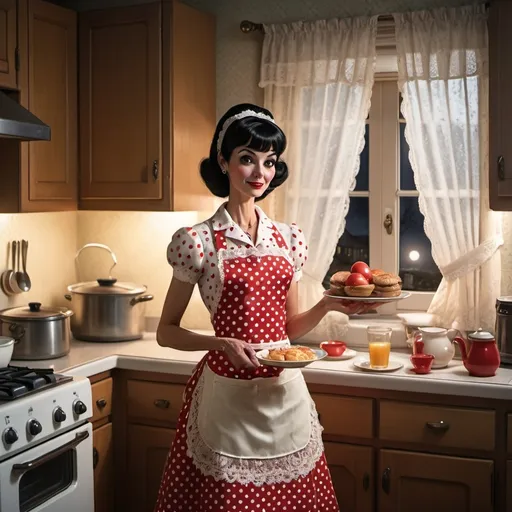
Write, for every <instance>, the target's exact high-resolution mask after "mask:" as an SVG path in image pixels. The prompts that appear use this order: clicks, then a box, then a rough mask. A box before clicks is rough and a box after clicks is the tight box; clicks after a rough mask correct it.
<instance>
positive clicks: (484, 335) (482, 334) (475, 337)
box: [469, 329, 494, 341]
mask: <svg viewBox="0 0 512 512" xmlns="http://www.w3.org/2000/svg"><path fill="white" fill-rule="evenodd" d="M469 339H470V340H472V341H490V340H493V339H494V336H493V335H492V334H491V333H490V332H487V331H482V329H478V331H475V332H472V333H471V334H470V335H469Z"/></svg>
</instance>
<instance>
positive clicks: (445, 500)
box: [378, 450, 494, 512]
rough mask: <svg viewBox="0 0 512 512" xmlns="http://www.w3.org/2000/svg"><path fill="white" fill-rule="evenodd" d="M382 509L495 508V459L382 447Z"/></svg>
mask: <svg viewBox="0 0 512 512" xmlns="http://www.w3.org/2000/svg"><path fill="white" fill-rule="evenodd" d="M379 469H380V471H379V478H380V480H381V481H380V486H381V487H380V489H379V494H378V501H379V504H378V510H379V512H411V511H414V512H431V511H433V510H438V511H442V510H446V511H457V512H492V510H493V478H492V475H493V471H494V467H493V462H492V461H490V460H478V459H466V458H459V457H447V456H444V455H431V454H425V453H413V452H406V451H395V450H380V464H379Z"/></svg>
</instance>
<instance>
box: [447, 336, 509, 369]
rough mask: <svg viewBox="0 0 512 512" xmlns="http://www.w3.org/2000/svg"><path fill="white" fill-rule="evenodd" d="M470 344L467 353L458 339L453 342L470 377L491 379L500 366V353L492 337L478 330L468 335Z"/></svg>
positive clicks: (464, 345)
mask: <svg viewBox="0 0 512 512" xmlns="http://www.w3.org/2000/svg"><path fill="white" fill-rule="evenodd" d="M468 340H469V341H470V342H471V347H470V348H469V351H468V350H466V344H465V342H464V340H463V339H462V338H460V337H458V336H457V337H455V338H454V339H453V341H454V342H455V343H457V344H458V345H459V349H460V353H461V356H462V362H463V363H464V366H465V367H466V370H467V371H468V372H469V374H470V375H473V376H475V377H493V376H494V375H496V370H497V369H498V368H499V366H500V353H499V351H498V346H497V345H496V340H495V339H494V336H493V335H492V334H491V333H489V332H486V331H482V330H481V329H479V330H478V331H475V332H473V333H471V334H469V335H468Z"/></svg>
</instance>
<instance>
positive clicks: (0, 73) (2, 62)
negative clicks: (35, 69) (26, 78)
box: [0, 0, 17, 89]
mask: <svg viewBox="0 0 512 512" xmlns="http://www.w3.org/2000/svg"><path fill="white" fill-rule="evenodd" d="M16 33H17V27H16V0H0V87H7V88H11V89H15V88H16V82H17V80H16V62H15V60H16Z"/></svg>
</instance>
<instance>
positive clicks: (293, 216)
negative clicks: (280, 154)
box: [260, 18, 377, 339]
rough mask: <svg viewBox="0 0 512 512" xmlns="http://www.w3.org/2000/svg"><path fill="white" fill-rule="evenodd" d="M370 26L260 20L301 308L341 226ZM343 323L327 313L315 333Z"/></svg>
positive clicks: (365, 87)
mask: <svg viewBox="0 0 512 512" xmlns="http://www.w3.org/2000/svg"><path fill="white" fill-rule="evenodd" d="M376 32H377V19H376V18H354V19H344V20H329V21H317V22H300V23H292V24H289V25H266V26H265V39H264V43H263V53H262V62H261V81H260V86H261V87H264V93H265V106H266V107H267V108H269V109H270V110H271V111H272V112H273V113H274V115H275V117H276V119H277V121H278V123H279V124H280V126H282V128H283V129H284V131H285V133H286V134H287V137H288V141H289V146H288V150H287V154H286V155H285V158H286V161H287V163H288V165H289V168H290V177H289V179H288V181H287V183H286V184H285V185H284V187H283V192H282V193H283V194H284V196H283V201H281V202H280V204H282V205H284V211H283V212H282V215H281V217H282V220H285V221H286V222H296V223H297V224H299V226H301V227H302V229H303V230H304V232H305V235H306V237H307V240H308V243H309V259H308V263H307V265H306V268H305V271H304V278H303V280H302V281H301V284H300V286H301V293H300V296H301V308H303V309H306V308H309V307H312V306H313V305H314V304H315V303H316V302H317V301H318V300H319V299H320V298H321V297H322V293H323V287H322V280H323V278H324V276H325V274H326V272H327V270H328V268H329V265H330V263H331V261H332V257H333V255H334V251H335V249H336V244H337V242H338V239H339V237H340V236H341V234H342V233H343V230H344V228H345V216H346V214H347V211H348V207H349V191H350V190H353V188H354V186H355V177H356V174H357V171H358V169H359V154H360V153H361V151H362V149H363V147H364V129H365V120H366V117H367V115H368V111H369V108H370V96H371V91H372V86H373V78H374V68H375V61H376V47H375V38H376ZM346 323H347V317H345V315H341V314H340V313H331V315H330V316H328V317H326V319H325V320H324V322H323V323H322V324H321V325H320V326H319V327H318V329H317V331H316V332H318V333H319V337H320V338H322V337H323V339H325V336H329V337H335V336H337V335H338V336H339V335H341V334H342V332H341V331H342V330H343V328H342V327H341V326H342V325H343V324H346ZM320 333H321V334H320ZM313 334H314V333H313ZM310 336H311V335H310Z"/></svg>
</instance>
